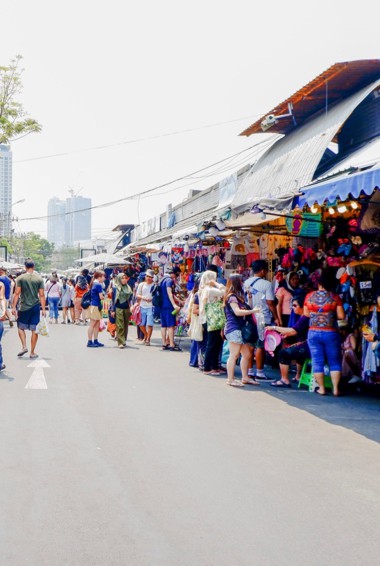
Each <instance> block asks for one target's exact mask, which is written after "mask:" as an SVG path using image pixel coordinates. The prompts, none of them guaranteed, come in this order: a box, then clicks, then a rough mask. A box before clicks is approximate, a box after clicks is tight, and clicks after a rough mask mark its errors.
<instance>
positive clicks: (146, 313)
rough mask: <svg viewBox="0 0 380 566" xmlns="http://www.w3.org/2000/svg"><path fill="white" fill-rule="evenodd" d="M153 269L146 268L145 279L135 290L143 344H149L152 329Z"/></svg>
mask: <svg viewBox="0 0 380 566" xmlns="http://www.w3.org/2000/svg"><path fill="white" fill-rule="evenodd" d="M153 279H154V271H152V270H151V269H147V270H146V272H145V281H143V282H142V283H140V284H139V286H138V287H137V291H136V299H138V300H139V301H140V309H141V324H140V329H141V331H142V333H143V334H144V344H145V345H146V346H150V339H151V336H152V331H153V324H154V322H153V304H152V300H153V295H152V290H153V287H154V283H153Z"/></svg>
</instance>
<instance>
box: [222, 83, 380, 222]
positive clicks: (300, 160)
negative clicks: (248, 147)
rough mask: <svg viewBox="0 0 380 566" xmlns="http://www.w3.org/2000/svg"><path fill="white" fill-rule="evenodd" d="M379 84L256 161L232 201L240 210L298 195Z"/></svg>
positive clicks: (333, 109)
mask: <svg viewBox="0 0 380 566" xmlns="http://www.w3.org/2000/svg"><path fill="white" fill-rule="evenodd" d="M379 85H380V78H379V79H378V80H377V81H376V82H375V83H372V84H371V85H369V86H367V87H366V88H364V89H362V90H361V91H360V92H357V93H356V94H354V95H352V96H351V97H349V98H347V99H346V100H344V101H342V102H341V103H340V104H337V105H335V106H334V107H333V108H331V109H330V111H329V112H327V114H323V115H320V116H317V117H316V118H314V119H312V120H310V121H308V122H307V123H306V124H305V125H304V126H302V127H300V128H298V129H297V130H294V131H293V132H291V133H290V134H289V135H287V136H284V137H282V138H281V139H280V140H279V141H277V142H276V143H275V144H274V145H272V146H271V147H270V148H269V149H268V151H267V152H266V153H265V154H264V155H263V156H262V157H261V158H260V159H259V160H258V161H257V163H256V164H255V165H254V166H253V167H252V169H251V174H250V175H248V176H247V177H246V178H245V180H244V181H243V183H242V184H241V186H240V187H239V189H238V191H237V193H236V195H235V198H234V200H233V202H232V207H233V208H239V209H240V211H242V210H243V209H247V208H249V207H250V206H252V204H258V203H259V202H260V200H261V199H264V198H282V197H284V196H287V195H296V194H298V193H299V190H300V189H301V188H302V187H304V186H305V185H307V184H308V183H310V182H311V181H312V179H313V176H314V173H315V171H316V169H317V167H318V164H319V163H320V161H321V159H322V156H323V154H324V152H325V150H326V148H327V147H328V146H329V144H330V142H331V141H332V140H333V138H334V136H335V135H336V133H337V132H338V131H339V129H340V128H341V126H342V124H343V123H344V122H345V121H346V120H347V118H348V116H350V114H351V113H352V112H353V111H354V109H355V108H356V107H357V106H358V105H359V104H360V103H361V102H362V100H364V99H365V98H366V96H368V95H369V94H370V93H371V92H372V91H373V90H374V89H375V88H377V87H378V86H379Z"/></svg>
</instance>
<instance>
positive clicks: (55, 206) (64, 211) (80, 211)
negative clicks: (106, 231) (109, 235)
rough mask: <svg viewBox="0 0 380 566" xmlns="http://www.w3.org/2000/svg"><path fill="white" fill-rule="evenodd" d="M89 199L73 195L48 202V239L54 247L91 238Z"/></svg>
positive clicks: (71, 244) (70, 244)
mask: <svg viewBox="0 0 380 566" xmlns="http://www.w3.org/2000/svg"><path fill="white" fill-rule="evenodd" d="M90 208H91V199H90V198H85V197H79V196H73V197H70V198H67V199H66V200H60V199H59V198H56V197H54V198H51V199H50V200H49V202H48V231H47V233H48V240H49V242H52V243H53V244H54V245H55V246H56V248H60V247H62V246H73V245H74V243H75V242H80V241H82V240H89V239H90V238H91V210H89V209H90Z"/></svg>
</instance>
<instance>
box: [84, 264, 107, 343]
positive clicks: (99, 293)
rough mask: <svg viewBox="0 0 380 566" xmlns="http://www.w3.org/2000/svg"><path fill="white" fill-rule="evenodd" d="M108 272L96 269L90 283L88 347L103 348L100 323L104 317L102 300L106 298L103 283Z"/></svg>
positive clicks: (87, 315) (87, 313)
mask: <svg viewBox="0 0 380 566" xmlns="http://www.w3.org/2000/svg"><path fill="white" fill-rule="evenodd" d="M105 277H106V274H105V273H104V271H95V273H94V277H93V278H92V281H91V283H90V292H91V305H90V306H89V307H88V309H87V312H86V318H87V317H88V318H89V319H90V326H89V327H88V342H87V347H88V348H101V347H102V346H104V344H101V343H100V342H99V341H98V334H99V325H100V321H101V319H102V300H103V299H104V293H103V283H104V279H105Z"/></svg>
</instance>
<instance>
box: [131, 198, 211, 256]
mask: <svg viewBox="0 0 380 566" xmlns="http://www.w3.org/2000/svg"><path fill="white" fill-rule="evenodd" d="M214 215H215V208H210V209H209V210H204V211H203V212H201V213H200V214H196V215H195V216H191V217H190V218H186V220H183V221H182V222H178V223H177V224H175V226H173V228H165V229H164V230H161V232H157V233H156V234H152V235H151V236H148V237H147V238H143V239H141V240H137V241H136V242H132V244H131V247H135V246H144V245H146V244H152V243H153V242H162V241H163V240H168V239H169V238H171V237H172V236H173V235H175V234H176V232H179V231H182V230H184V229H185V228H191V227H192V226H193V225H197V226H200V225H201V224H202V222H203V221H204V220H208V219H209V218H210V219H211V218H212V217H213V216H214Z"/></svg>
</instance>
